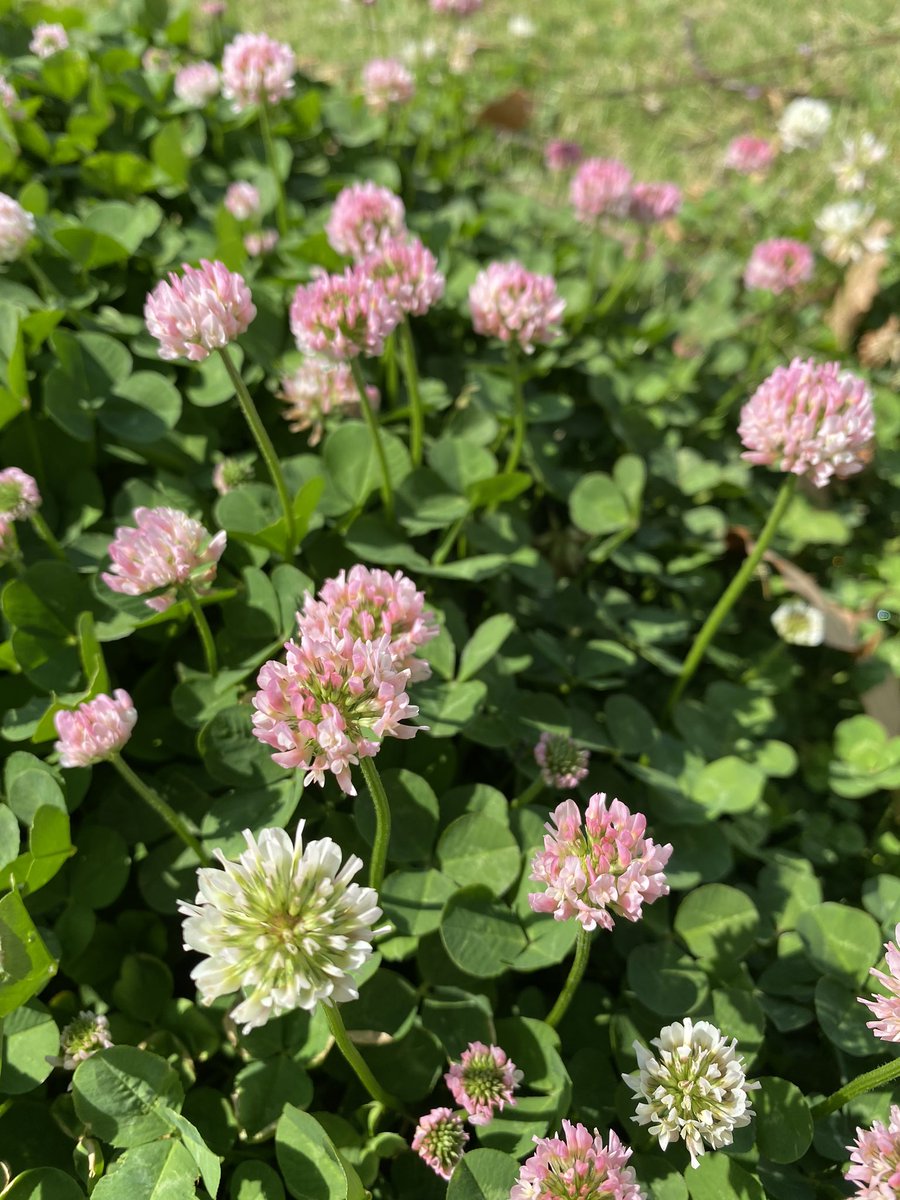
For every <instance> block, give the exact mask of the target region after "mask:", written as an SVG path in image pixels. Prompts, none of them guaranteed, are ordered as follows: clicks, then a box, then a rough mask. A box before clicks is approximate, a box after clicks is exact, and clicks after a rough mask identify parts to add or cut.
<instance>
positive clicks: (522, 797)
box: [510, 775, 544, 808]
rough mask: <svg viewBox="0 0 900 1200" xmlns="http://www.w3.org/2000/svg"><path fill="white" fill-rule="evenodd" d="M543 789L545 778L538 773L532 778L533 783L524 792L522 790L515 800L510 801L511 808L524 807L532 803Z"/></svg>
mask: <svg viewBox="0 0 900 1200" xmlns="http://www.w3.org/2000/svg"><path fill="white" fill-rule="evenodd" d="M543 790H544V780H543V777H542V776H541V775H538V776H536V777H535V778H534V779H532V781H531V783H529V785H528V787H527V788H526V789H525V790H524V792H520V793H519V795H518V796H516V798H515V800H513V801H511V802H510V808H524V807H525V806H526V805H527V804H530V803H531V802H532V800H535V799H537V797H538V796H539V795H540V794H541V792H542V791H543Z"/></svg>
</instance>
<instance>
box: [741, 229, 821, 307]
mask: <svg viewBox="0 0 900 1200" xmlns="http://www.w3.org/2000/svg"><path fill="white" fill-rule="evenodd" d="M812 273H813V253H812V250H810V248H809V246H807V245H806V243H805V242H798V241H795V240H794V239H793V238H772V239H770V240H769V241H767V242H757V244H756V245H755V246H754V247H753V250H752V252H751V254H750V261H749V262H748V263H747V266H746V269H745V270H744V287H746V288H751V289H753V290H756V291H765V292H772V293H773V294H774V295H776V296H780V295H781V293H782V292H787V291H793V289H794V288H796V287H799V286H800V284H801V283H807V282H808V281H809V280H810V279H812Z"/></svg>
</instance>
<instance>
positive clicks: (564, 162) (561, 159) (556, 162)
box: [544, 138, 584, 172]
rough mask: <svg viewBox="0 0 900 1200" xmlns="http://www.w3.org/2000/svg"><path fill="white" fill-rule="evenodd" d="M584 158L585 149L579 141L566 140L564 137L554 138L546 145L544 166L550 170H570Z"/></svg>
mask: <svg viewBox="0 0 900 1200" xmlns="http://www.w3.org/2000/svg"><path fill="white" fill-rule="evenodd" d="M583 158H584V151H583V150H582V149H581V146H580V145H579V144H578V142H566V141H563V140H562V138H552V139H551V140H550V141H549V142H548V143H547V145H546V146H545V147H544V166H545V167H546V168H547V170H548V171H554V172H559V171H568V170H571V168H572V167H577V166H578V164H579V163H580V162H581V160H582V159H583Z"/></svg>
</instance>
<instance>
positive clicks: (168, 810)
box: [109, 754, 209, 867]
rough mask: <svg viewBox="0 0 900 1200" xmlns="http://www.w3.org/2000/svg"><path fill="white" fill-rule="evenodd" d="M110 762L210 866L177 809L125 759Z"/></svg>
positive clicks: (115, 758) (112, 758)
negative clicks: (145, 781)
mask: <svg viewBox="0 0 900 1200" xmlns="http://www.w3.org/2000/svg"><path fill="white" fill-rule="evenodd" d="M109 761H110V762H111V763H112V765H113V766H114V767H115V768H116V770H117V771H118V772H119V774H120V775H121V776H122V778H123V779H124V780H125V782H126V783H127V784H128V786H129V787H130V788H131V789H132V791H135V792H137V794H138V795H139V796H140V798H141V799H142V800H143V801H144V803H145V804H147V805H149V807H150V808H152V809H153V811H154V812H155V813H156V815H157V816H158V817H161V818H162V820H163V821H165V823H166V824H167V825H168V826H169V828H170V829H171V830H172V832H173V833H174V834H177V835H178V837H180V838H181V840H182V841H183V842H184V844H185V845H186V846H187V847H188V849H190V850H193V852H194V853H195V854H196V855H197V858H198V859H199V860H200V863H201V865H202V866H204V867H205V866H208V865H209V857H208V856H207V854H206V852H205V851H204V849H203V847H202V846H201V845H200V843H199V841H198V840H197V839H196V838H195V837H194V835H193V834H192V833H191V831H190V830H189V829H188V827H187V825H185V823H184V821H182V819H181V817H180V816H179V815H178V813H177V812H176V811H175V809H174V808H172V806H171V805H170V804H167V803H166V801H165V800H163V798H162V796H160V794H159V792H157V791H155V790H154V789H153V788H152V787H149V786H148V785H147V784H146V783H144V781H143V779H141V777H140V776H139V775H136V774H135V772H134V771H132V769H131V767H129V765H128V763H127V762H125V760H124V759H123V758H120V757H119V755H118V754H113V755H112V756H111V757H110V759H109Z"/></svg>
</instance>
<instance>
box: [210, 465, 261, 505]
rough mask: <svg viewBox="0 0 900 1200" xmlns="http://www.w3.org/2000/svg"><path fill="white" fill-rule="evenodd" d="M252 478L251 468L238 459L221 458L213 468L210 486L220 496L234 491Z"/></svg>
mask: <svg viewBox="0 0 900 1200" xmlns="http://www.w3.org/2000/svg"><path fill="white" fill-rule="evenodd" d="M252 478H253V467H252V466H251V464H250V463H249V462H246V461H243V460H241V459H239V458H223V459H222V461H221V462H219V463H216V465H215V466H214V467H213V473H212V485H213V487H214V488H215V489H216V491H217V492H218V493H219V495H220V496H225V495H227V493H228V492H232V491H234V489H235V488H236V487H240V486H241V484H242V483H247V482H248V481H249V480H251V479H252Z"/></svg>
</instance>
